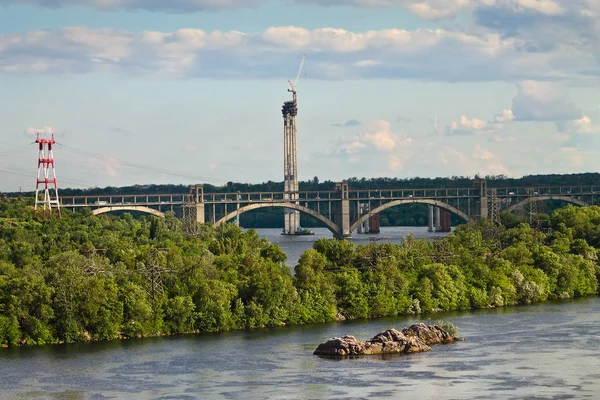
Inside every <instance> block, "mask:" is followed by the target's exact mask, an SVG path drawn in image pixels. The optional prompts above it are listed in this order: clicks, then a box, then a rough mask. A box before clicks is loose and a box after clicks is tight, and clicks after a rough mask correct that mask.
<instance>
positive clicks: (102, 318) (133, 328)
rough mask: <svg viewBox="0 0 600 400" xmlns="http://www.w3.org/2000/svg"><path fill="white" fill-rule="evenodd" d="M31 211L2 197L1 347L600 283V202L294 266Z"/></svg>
mask: <svg viewBox="0 0 600 400" xmlns="http://www.w3.org/2000/svg"><path fill="white" fill-rule="evenodd" d="M64 214H65V215H63V218H61V219H56V220H51V221H48V222H40V221H36V220H34V219H33V217H32V212H31V207H30V206H28V199H10V198H9V199H2V200H0V344H1V345H4V346H7V345H8V346H11V345H35V344H47V343H62V342H75V341H89V340H109V339H117V338H127V337H144V336H155V335H166V334H177V333H186V332H215V331H224V330H233V329H245V328H256V327H275V326H283V325H294V324H309V323H318V322H326V321H333V320H336V319H357V318H376V317H382V316H395V315H403V314H419V313H432V312H440V311H450V310H467V309H476V308H487V307H504V306H511V305H516V304H529V303H534V302H541V301H545V300H548V299H569V298H574V297H581V296H591V295H596V294H597V293H598V277H599V276H600V270H599V268H598V257H597V248H598V247H600V207H595V206H594V207H587V208H576V207H566V208H562V209H558V210H556V211H554V213H553V214H552V215H551V216H550V217H549V218H548V219H546V220H545V221H544V226H545V229H543V230H536V229H534V228H532V227H531V226H529V224H527V223H524V222H521V223H518V221H515V219H514V218H511V220H510V224H507V225H508V226H511V227H510V228H506V227H494V226H491V225H490V224H489V223H488V222H486V221H481V222H479V223H478V224H476V225H461V226H459V227H457V228H456V230H455V231H454V232H453V233H452V234H450V235H449V236H448V237H445V238H442V239H438V240H433V241H431V240H426V239H423V240H417V239H415V238H414V237H412V236H409V237H407V238H405V239H403V240H402V242H401V243H400V244H390V243H372V244H368V245H359V246H355V245H354V244H353V243H352V242H349V241H338V240H326V239H320V240H318V241H316V242H315V243H314V246H313V248H312V249H310V250H308V251H306V252H305V253H304V255H303V256H302V257H301V259H300V261H299V263H298V265H297V266H296V268H295V274H294V275H292V273H291V272H290V270H289V268H288V267H287V266H286V265H285V260H286V255H285V254H284V253H283V252H282V250H281V249H280V248H279V247H278V246H276V245H274V244H271V243H269V242H268V241H267V240H266V239H264V238H260V237H259V236H258V234H257V233H256V232H255V231H254V230H249V231H247V232H243V231H242V230H241V229H240V228H238V227H237V226H235V225H232V224H229V225H225V226H223V227H221V228H218V229H214V228H211V227H209V226H202V227H201V228H202V229H200V233H199V234H198V235H197V236H195V237H190V236H184V235H183V234H182V230H181V222H180V221H179V220H178V219H176V218H175V217H174V216H172V215H167V217H166V218H164V219H160V218H156V217H150V218H148V217H143V218H140V219H134V218H133V217H132V216H131V215H128V214H126V215H124V216H121V217H115V216H102V217H95V216H92V215H91V214H90V213H88V212H79V213H74V214H72V213H67V212H65V213H64Z"/></svg>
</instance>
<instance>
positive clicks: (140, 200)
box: [60, 185, 600, 207]
mask: <svg viewBox="0 0 600 400" xmlns="http://www.w3.org/2000/svg"><path fill="white" fill-rule="evenodd" d="M492 189H495V190H496V196H498V197H500V198H513V197H514V198H524V197H528V196H532V195H533V196H542V195H546V196H548V195H557V196H574V197H576V196H594V195H596V194H600V185H572V186H533V187H516V186H515V187H496V188H493V187H492V188H488V192H489V191H491V190H492ZM488 194H489V193H488ZM479 196H480V193H479V190H478V189H477V188H400V189H381V190H379V189H378V190H372V189H360V190H349V191H348V197H349V199H350V200H354V201H356V200H379V201H386V200H390V199H408V198H435V199H461V198H477V197H479ZM287 197H289V196H286V193H285V192H277V191H267V192H228V193H204V195H203V197H202V200H203V201H204V203H207V204H220V203H256V202H260V203H262V202H267V203H268V202H282V201H285V200H286V198H287ZM339 199H340V194H339V192H337V191H334V190H324V191H300V192H298V198H297V200H298V201H300V202H304V203H315V202H328V201H335V200H339ZM60 200H61V204H62V205H63V206H67V207H101V206H108V205H114V206H116V205H144V206H158V205H180V204H183V203H185V202H187V201H189V200H190V194H189V193H166V194H165V193H157V194H113V195H94V196H61V197H60Z"/></svg>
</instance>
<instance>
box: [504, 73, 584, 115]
mask: <svg viewBox="0 0 600 400" xmlns="http://www.w3.org/2000/svg"><path fill="white" fill-rule="evenodd" d="M518 89H519V93H518V94H517V96H516V97H515V98H514V99H513V103H512V110H511V112H512V115H513V116H514V119H515V120H517V121H566V120H574V119H579V118H581V117H582V111H581V109H579V108H577V107H576V106H575V105H574V104H573V103H572V102H571V101H569V100H568V98H567V96H566V93H565V91H564V89H562V88H561V87H560V86H559V85H558V84H556V83H552V82H535V81H523V82H521V83H519V85H518Z"/></svg>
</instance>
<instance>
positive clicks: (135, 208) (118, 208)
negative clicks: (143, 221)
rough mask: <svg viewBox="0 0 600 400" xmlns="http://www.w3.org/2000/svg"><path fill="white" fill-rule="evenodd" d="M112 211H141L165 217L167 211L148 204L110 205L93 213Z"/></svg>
mask: <svg viewBox="0 0 600 400" xmlns="http://www.w3.org/2000/svg"><path fill="white" fill-rule="evenodd" d="M111 211H139V212H143V213H146V214H151V215H155V216H157V217H164V216H165V213H163V212H161V211H158V210H155V209H154V208H150V207H146V206H133V205H132V206H109V207H101V208H96V209H95V210H92V215H100V214H104V213H108V212H111Z"/></svg>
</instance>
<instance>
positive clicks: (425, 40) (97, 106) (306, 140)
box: [0, 0, 600, 191]
mask: <svg viewBox="0 0 600 400" xmlns="http://www.w3.org/2000/svg"><path fill="white" fill-rule="evenodd" d="M166 4H168V6H169V7H170V8H166V7H165V5H166ZM599 18H600V2H598V1H594V0H280V1H268V0H264V1H263V0H172V1H170V2H165V1H160V0H110V1H106V0H51V1H50V0H18V1H17V0H0V89H1V90H0V121H1V122H0V190H5V191H8V190H18V189H19V188H22V189H23V190H31V189H33V188H34V186H35V183H34V182H35V181H34V180H35V173H36V171H35V168H36V161H37V160H36V158H37V150H36V148H35V146H34V145H33V144H31V142H32V141H33V140H34V138H35V134H36V132H43V133H44V134H48V133H50V132H53V133H55V136H56V139H57V141H58V142H59V145H58V146H57V147H56V149H55V158H56V168H57V175H58V179H59V185H60V186H62V187H91V186H107V185H111V186H120V185H130V184H136V183H139V184H145V183H197V182H207V183H214V184H221V183H224V182H227V181H230V180H233V181H245V182H263V181H267V180H275V181H280V180H282V179H283V178H282V169H283V168H282V164H283V155H282V149H283V132H282V118H281V112H280V108H281V104H282V103H283V101H286V100H288V99H289V97H290V96H289V93H288V92H287V80H288V79H290V78H293V77H294V76H295V75H296V71H297V68H298V65H299V63H300V60H301V58H302V54H306V57H307V58H306V64H305V70H304V73H303V75H302V78H301V80H300V83H299V90H298V96H299V110H300V111H299V116H298V125H299V153H300V154H299V173H300V178H301V179H310V178H312V177H313V176H318V177H319V178H320V179H321V180H325V179H332V180H339V179H343V178H346V177H351V176H356V177H362V176H365V177H376V176H391V177H413V176H427V177H435V176H452V175H464V176H473V175H475V174H477V173H480V174H495V175H497V174H505V175H508V176H522V175H525V174H533V173H574V172H593V171H598V169H599V168H600V157H598V155H599V154H598V151H597V150H596V149H597V148H598V145H600V140H598V138H599V137H600V136H599V135H600V124H599V123H598V118H599V117H600V94H599V93H600V92H599V91H598V89H599V76H600V64H599V62H600V57H599V56H598V55H599V54H600V45H599V44H600V41H599V40H600V23H599V22H598V21H600V19H599ZM349 121H353V123H348V122H349Z"/></svg>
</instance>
